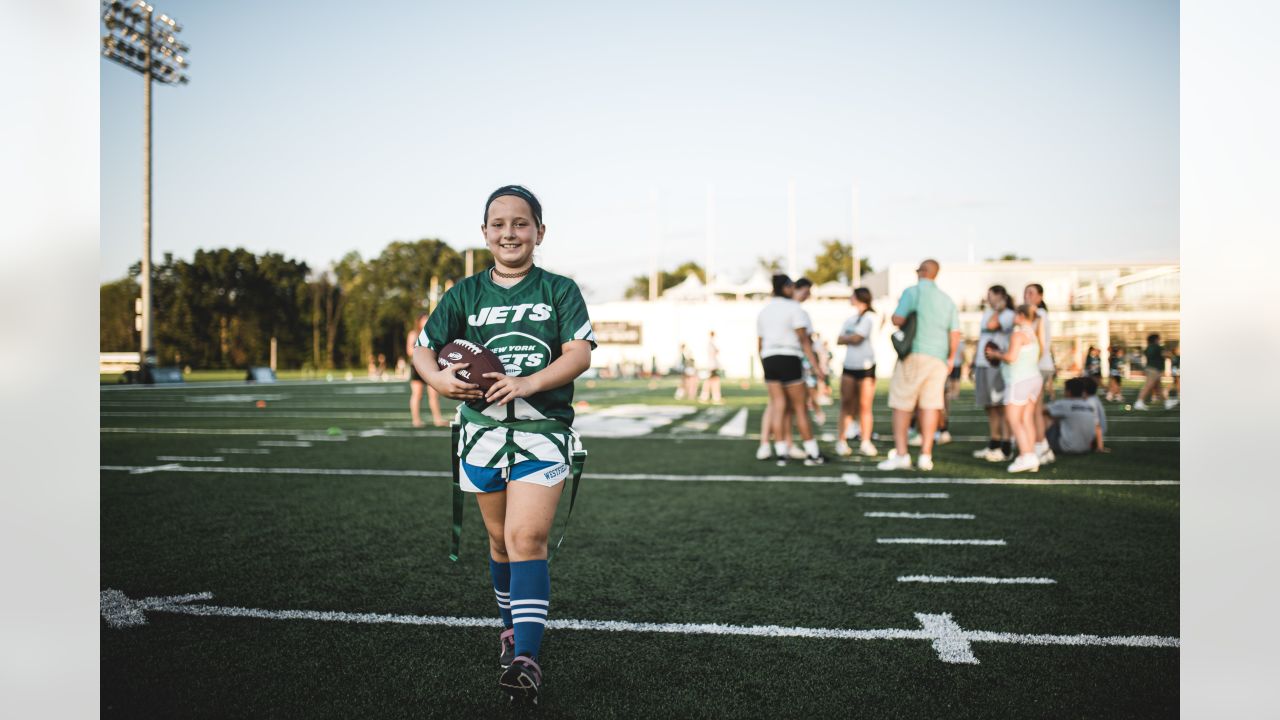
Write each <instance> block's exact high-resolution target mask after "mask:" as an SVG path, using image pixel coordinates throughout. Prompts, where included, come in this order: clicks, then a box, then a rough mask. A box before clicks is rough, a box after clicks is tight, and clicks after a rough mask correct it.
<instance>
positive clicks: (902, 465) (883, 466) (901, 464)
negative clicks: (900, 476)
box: [876, 449, 911, 470]
mask: <svg viewBox="0 0 1280 720" xmlns="http://www.w3.org/2000/svg"><path fill="white" fill-rule="evenodd" d="M876 469H877V470H910V469H911V455H910V454H907V455H899V454H898V451H897V449H893V450H890V451H889V457H888V458H886V459H884V460H881V461H880V464H879V465H876Z"/></svg>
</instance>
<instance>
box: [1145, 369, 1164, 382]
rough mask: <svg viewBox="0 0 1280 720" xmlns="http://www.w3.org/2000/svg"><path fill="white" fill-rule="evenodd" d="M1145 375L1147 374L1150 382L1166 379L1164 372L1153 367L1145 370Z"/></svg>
mask: <svg viewBox="0 0 1280 720" xmlns="http://www.w3.org/2000/svg"><path fill="white" fill-rule="evenodd" d="M1143 373H1144V374H1146V376H1147V379H1148V380H1155V381H1157V382H1158V381H1159V380H1161V379H1162V378H1163V377H1164V370H1159V369H1157V368H1153V367H1149V368H1147V369H1145V370H1143Z"/></svg>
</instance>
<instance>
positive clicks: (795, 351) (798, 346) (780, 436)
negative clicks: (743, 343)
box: [756, 274, 827, 467]
mask: <svg viewBox="0 0 1280 720" xmlns="http://www.w3.org/2000/svg"><path fill="white" fill-rule="evenodd" d="M794 287H795V286H794V284H793V283H792V282H791V278H789V277H787V276H786V275H782V274H778V275H774V276H773V299H772V300H770V301H769V302H768V303H767V304H765V306H764V309H763V310H761V311H760V315H759V316H758V317H757V318H756V335H757V341H758V345H757V349H758V350H759V352H760V364H761V365H762V366H763V368H764V383H765V387H766V388H768V390H769V405H768V406H767V407H766V409H765V418H764V421H763V422H764V424H765V425H767V426H771V427H772V428H773V444H774V454H775V458H776V461H777V464H778V466H779V467H785V466H786V464H787V455H788V448H787V445H788V443H787V442H786V440H785V438H790V436H791V428H790V427H789V426H788V420H787V414H788V412H790V413H791V414H792V416H793V417H795V419H796V424H797V425H798V426H799V427H800V437H801V438H802V439H803V441H804V454H805V457H804V464H805V465H822V464H824V463H826V461H827V458H826V456H824V455H823V454H822V453H821V452H819V450H818V441H817V439H816V438H814V436H813V426H812V425H811V424H810V422H809V415H808V413H807V412H805V401H806V399H807V395H808V391H807V389H806V388H805V384H804V371H803V369H802V368H801V360H802V358H807V359H808V360H809V364H810V367H812V368H815V369H816V370H817V371H818V372H821V368H820V367H819V366H818V360H817V358H815V357H813V345H812V344H811V343H810V342H809V327H810V322H809V315H808V313H806V312H805V311H804V310H802V309H801V308H800V303H798V302H796V301H795V300H792V299H791V298H790V297H789V295H791V293H792V291H793V289H794ZM821 380H822V381H823V382H826V378H825V377H822V378H821ZM762 435H763V433H762Z"/></svg>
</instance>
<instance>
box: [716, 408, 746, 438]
mask: <svg viewBox="0 0 1280 720" xmlns="http://www.w3.org/2000/svg"><path fill="white" fill-rule="evenodd" d="M746 434H747V409H746V408H742V409H741V410H739V411H738V412H737V413H736V414H735V415H734V416H733V417H731V418H729V422H727V423H725V424H724V425H721V426H720V429H719V430H717V431H716V435H719V436H721V437H732V438H740V437H744V436H745V435H746Z"/></svg>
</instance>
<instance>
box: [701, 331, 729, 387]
mask: <svg viewBox="0 0 1280 720" xmlns="http://www.w3.org/2000/svg"><path fill="white" fill-rule="evenodd" d="M722 372H723V371H722V370H721V369H720V346H719V345H717V344H716V331H715V330H712V331H711V332H710V334H708V335H707V370H706V379H705V380H703V381H702V392H701V393H699V394H698V402H704V403H705V402H709V403H711V404H712V405H723V404H724V398H723V397H721V395H720V375H721V374H722Z"/></svg>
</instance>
